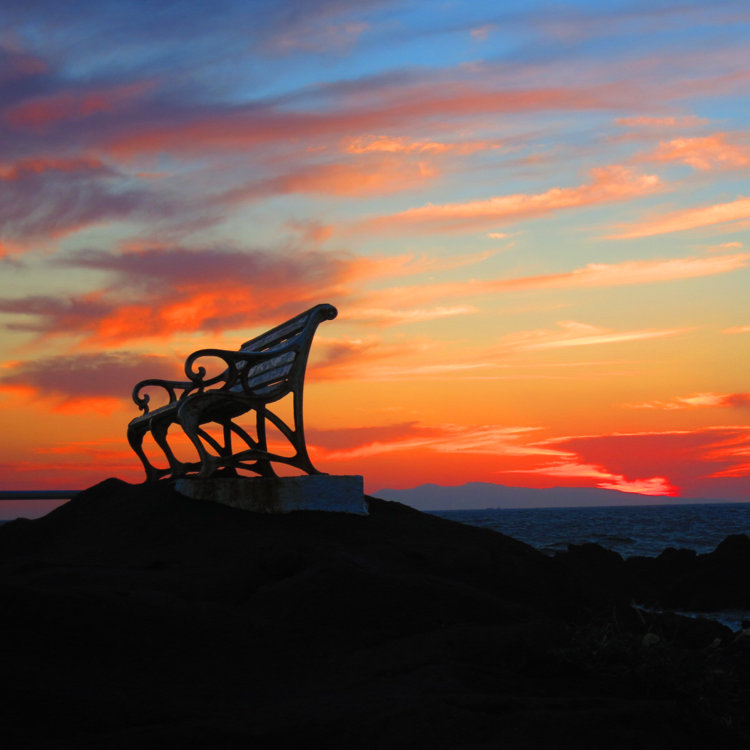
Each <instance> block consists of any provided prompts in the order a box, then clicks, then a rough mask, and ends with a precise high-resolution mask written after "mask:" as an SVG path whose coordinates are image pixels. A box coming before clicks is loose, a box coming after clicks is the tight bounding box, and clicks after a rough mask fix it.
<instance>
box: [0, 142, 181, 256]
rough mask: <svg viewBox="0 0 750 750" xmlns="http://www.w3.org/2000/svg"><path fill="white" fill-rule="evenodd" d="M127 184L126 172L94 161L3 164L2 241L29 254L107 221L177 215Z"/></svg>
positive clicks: (165, 204)
mask: <svg viewBox="0 0 750 750" xmlns="http://www.w3.org/2000/svg"><path fill="white" fill-rule="evenodd" d="M123 182H125V180H124V176H123V175H122V174H121V173H119V172H118V171H117V170H115V169H114V168H112V167H111V166H108V165H107V164H105V163H104V162H102V161H101V160H99V159H97V158H94V157H38V158H34V159H24V160H21V161H17V162H13V163H9V164H0V242H2V243H4V244H5V245H6V246H10V247H16V248H18V249H23V248H24V247H25V246H26V244H27V243H29V242H33V241H37V240H45V239H50V238H59V237H63V236H65V235H67V234H70V233H72V232H76V231H78V230H80V229H83V228H86V227H89V226H92V225H95V224H100V223H103V222H107V221H112V220H116V219H125V218H128V217H136V216H140V217H142V218H143V217H145V216H150V215H152V213H153V212H155V211H159V212H161V213H162V214H164V215H169V214H171V213H173V212H174V206H173V205H170V202H169V201H167V200H166V199H165V198H163V197H161V196H159V195H158V194H157V193H155V192H153V191H151V190H146V189H144V188H142V187H136V186H133V185H130V184H129V185H127V187H125V186H124V185H123Z"/></svg>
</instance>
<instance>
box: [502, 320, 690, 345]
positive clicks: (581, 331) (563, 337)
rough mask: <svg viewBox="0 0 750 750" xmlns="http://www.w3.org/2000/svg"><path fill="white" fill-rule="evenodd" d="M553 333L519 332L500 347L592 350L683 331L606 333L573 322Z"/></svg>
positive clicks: (678, 329) (673, 329) (543, 330)
mask: <svg viewBox="0 0 750 750" xmlns="http://www.w3.org/2000/svg"><path fill="white" fill-rule="evenodd" d="M557 325H558V329H557V330H548V329H541V330H535V331H519V332H518V333H512V334H509V335H507V336H504V337H503V339H502V340H501V344H502V345H503V346H506V347H509V348H511V349H516V350H521V351H534V350H538V349H564V348H568V347H575V346H596V345H599V344H621V343H627V342H631V341H643V340H645V339H653V338H663V337H665V336H677V335H679V334H681V333H684V332H685V331H686V330H689V329H685V328H668V329H664V330H636V331H609V330H607V329H604V328H599V327H597V326H592V325H588V324H586V323H577V322H575V321H562V322H560V323H558V324H557Z"/></svg>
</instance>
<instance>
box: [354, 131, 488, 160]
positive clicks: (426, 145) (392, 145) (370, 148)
mask: <svg viewBox="0 0 750 750" xmlns="http://www.w3.org/2000/svg"><path fill="white" fill-rule="evenodd" d="M497 148H500V144H497V143H493V142H491V141H462V142H458V143H442V142H439V141H415V140H412V139H411V138H406V137H391V136H387V135H365V136H359V137H357V138H346V139H345V140H344V141H343V143H342V150H343V151H345V152H347V153H350V154H366V153H371V152H377V151H384V152H386V153H405V154H413V153H418V154H421V153H432V154H443V153H446V152H454V153H457V154H460V155H462V156H464V155H468V154H473V153H476V152H477V151H485V150H487V149H497Z"/></svg>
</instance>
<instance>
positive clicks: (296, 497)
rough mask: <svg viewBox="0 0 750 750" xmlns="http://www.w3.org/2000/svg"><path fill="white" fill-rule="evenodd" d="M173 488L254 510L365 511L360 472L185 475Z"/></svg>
mask: <svg viewBox="0 0 750 750" xmlns="http://www.w3.org/2000/svg"><path fill="white" fill-rule="evenodd" d="M175 489H176V490H177V492H179V493H180V494H182V495H185V496H187V497H190V498H193V499H194V500H210V501H212V502H215V503H222V504H223V505H230V506H231V507H233V508H241V509H242V510H251V511H254V512H255V513H291V512H292V511H294V510H328V511H335V512H339V513H357V514H359V515H366V514H367V512H368V510H367V504H366V503H365V497H364V487H363V481H362V477H360V476H332V475H330V474H314V475H312V476H300V477H278V478H275V477H274V478H266V477H221V478H216V479H195V478H193V477H187V478H183V479H178V480H177V481H176V482H175Z"/></svg>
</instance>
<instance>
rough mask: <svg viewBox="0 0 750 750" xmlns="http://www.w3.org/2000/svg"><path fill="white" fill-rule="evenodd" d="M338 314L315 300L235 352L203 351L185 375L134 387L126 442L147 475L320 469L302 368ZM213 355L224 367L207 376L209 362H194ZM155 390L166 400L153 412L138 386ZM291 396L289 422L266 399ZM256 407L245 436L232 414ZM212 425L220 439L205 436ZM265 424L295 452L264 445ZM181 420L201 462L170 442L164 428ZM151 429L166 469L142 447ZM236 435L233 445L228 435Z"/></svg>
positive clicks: (188, 362) (203, 475)
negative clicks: (308, 436) (310, 436)
mask: <svg viewBox="0 0 750 750" xmlns="http://www.w3.org/2000/svg"><path fill="white" fill-rule="evenodd" d="M336 315H337V311H336V308H335V307H333V306H332V305H325V304H324V305H316V306H315V307H312V308H310V309H309V310H307V311H306V312H303V313H301V314H300V315H297V316H295V317H294V318H291V319H290V320H287V321H286V322H285V323H282V324H281V325H279V326H277V327H276V328H272V329H271V330H270V331H266V333H263V334H261V335H260V336H256V337H255V338H254V339H251V340H250V341H247V342H245V343H244V344H243V345H242V346H241V347H240V348H239V350H238V351H225V350H222V349H200V350H198V351H196V352H193V353H192V354H191V355H190V356H189V357H188V358H187V360H186V361H185V374H186V375H187V377H188V380H187V381H175V380H162V379H156V378H151V379H147V380H142V381H141V382H140V383H138V384H137V385H136V386H135V388H134V389H133V401H135V403H136V404H137V405H138V407H139V408H140V409H141V411H142V412H143V414H142V415H141V416H139V417H136V418H135V419H133V420H132V421H131V422H130V424H129V425H128V442H129V443H130V446H131V447H132V448H133V450H134V451H135V452H136V454H137V455H138V457H139V458H140V459H141V462H142V463H143V467H144V468H145V470H146V478H147V480H149V481H155V480H157V479H161V478H163V477H170V478H177V477H183V476H191V475H195V476H198V477H200V478H206V477H210V476H211V475H213V474H214V473H215V472H217V470H221V471H222V473H228V474H235V473H236V472H237V469H247V470H250V471H252V472H255V473H257V474H260V475H261V476H276V472H275V471H274V470H273V467H272V465H271V464H272V463H273V462H278V463H283V464H288V465H289V466H293V467H295V468H297V469H300V470H301V471H304V472H306V473H308V474H319V473H321V472H319V471H317V470H316V469H315V467H314V466H313V465H312V463H311V461H310V457H309V456H308V454H307V446H306V445H305V435H304V428H303V419H302V391H303V387H304V379H305V368H306V366H307V357H308V354H309V352H310V346H311V344H312V340H313V336H314V335H315V331H316V329H317V327H318V325H319V324H320V323H321V322H322V321H324V320H332V319H333V318H335V317H336ZM204 358H213V360H214V363H217V362H218V364H219V366H220V367H221V368H223V369H222V371H221V372H220V373H219V374H218V375H216V376H214V377H206V368H205V367H203V366H198V367H196V362H197V361H198V360H200V359H204ZM206 363H207V362H206ZM149 388H158V389H160V390H161V392H162V393H166V396H167V397H168V402H167V403H166V404H165V405H163V406H161V407H159V408H157V409H153V410H151V409H150V408H149V402H150V398H149V395H148V394H147V393H144V394H143V395H142V391H145V390H146V389H149ZM289 394H292V412H293V418H292V420H291V421H292V424H288V423H287V422H286V421H284V420H283V419H282V418H281V417H280V416H279V415H278V414H276V413H274V412H273V411H271V410H270V409H269V405H270V404H273V403H275V402H277V401H280V400H281V399H283V398H284V397H285V396H287V395H289ZM250 411H254V412H255V435H254V436H252V435H250V434H249V433H248V432H247V431H246V430H245V429H244V428H243V427H241V426H240V425H239V424H237V422H235V421H234V420H235V419H236V418H237V417H239V416H241V415H243V414H246V413H247V412H250ZM209 423H215V424H217V425H219V426H220V427H221V437H220V438H217V437H216V436H215V435H211V434H209V432H208V431H207V430H206V429H205V427H206V426H208V424H209ZM267 423H270V424H272V425H274V426H275V427H276V428H277V429H278V431H279V432H280V433H281V435H283V436H284V437H285V438H286V439H287V440H288V442H289V444H290V445H291V448H292V450H293V453H292V455H290V456H286V455H281V454H278V453H272V452H270V451H269V448H268V443H267V435H266V426H267ZM175 424H177V425H179V426H180V427H181V428H182V429H183V430H184V432H185V434H186V435H187V437H188V438H190V440H191V442H192V443H193V445H194V446H195V448H196V450H197V451H198V456H199V461H196V462H192V463H186V462H183V461H180V460H179V459H178V458H177V457H176V456H175V454H174V452H173V450H172V448H171V447H170V445H169V443H168V442H167V432H168V430H169V428H170V427H171V426H172V425H175ZM149 432H150V433H151V435H152V436H153V438H154V440H155V441H156V443H157V444H158V445H159V447H160V448H161V449H162V450H163V451H164V455H165V456H166V458H167V461H168V462H169V468H166V469H165V468H157V467H156V466H154V465H153V464H152V463H151V462H150V461H149V459H148V457H147V456H146V454H145V452H144V450H143V439H144V437H145V436H146V435H147V434H148V433H149ZM233 437H235V438H238V439H239V441H241V445H240V447H239V449H237V450H235V449H234V448H233V445H232V438H233Z"/></svg>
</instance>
